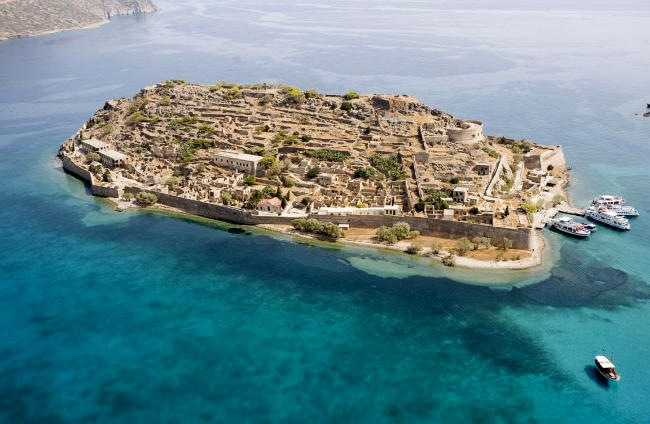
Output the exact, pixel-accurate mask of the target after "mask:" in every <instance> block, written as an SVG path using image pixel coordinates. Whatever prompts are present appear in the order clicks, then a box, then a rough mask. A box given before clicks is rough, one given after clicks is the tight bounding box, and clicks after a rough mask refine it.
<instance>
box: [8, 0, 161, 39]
mask: <svg viewBox="0 0 650 424" xmlns="http://www.w3.org/2000/svg"><path fill="white" fill-rule="evenodd" d="M154 11H156V6H154V4H153V3H152V2H151V1H150V0H36V1H35V0H0V40H6V39H9V38H18V37H28V36H34V35H40V34H48V33H53V32H59V31H66V30H71V29H80V28H91V27H95V26H99V25H102V24H105V23H107V22H108V21H109V20H110V19H111V17H113V16H117V15H133V14H141V13H150V12H154Z"/></svg>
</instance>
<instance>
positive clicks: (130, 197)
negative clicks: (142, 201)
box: [122, 192, 135, 202]
mask: <svg viewBox="0 0 650 424" xmlns="http://www.w3.org/2000/svg"><path fill="white" fill-rule="evenodd" d="M134 197H135V196H134V195H133V193H130V192H126V193H124V194H123V195H122V199H124V200H126V201H129V202H130V201H131V200H133V199H134Z"/></svg>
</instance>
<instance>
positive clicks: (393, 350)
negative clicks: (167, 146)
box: [0, 0, 650, 423]
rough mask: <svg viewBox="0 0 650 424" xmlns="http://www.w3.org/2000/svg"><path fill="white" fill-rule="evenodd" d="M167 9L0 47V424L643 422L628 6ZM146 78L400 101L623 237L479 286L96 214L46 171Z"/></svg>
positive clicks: (641, 126)
mask: <svg viewBox="0 0 650 424" xmlns="http://www.w3.org/2000/svg"><path fill="white" fill-rule="evenodd" d="M178 3H181V2H172V1H170V0H167V1H162V0H161V1H159V2H158V4H159V5H160V6H161V12H160V13H157V14H155V15H150V16H146V17H144V18H139V17H124V18H117V19H114V21H113V22H112V23H111V24H109V25H106V26H103V27H101V28H97V29H92V30H84V31H74V32H65V33H59V34H53V35H48V36H42V37H36V38H30V39H21V40H11V41H7V42H2V43H0V181H2V183H3V184H2V190H0V205H1V206H2V207H1V208H0V252H2V253H1V255H0V271H1V273H0V306H1V307H0V421H1V422H7V423H22V422H34V423H44V422H53V423H56V422H66V423H68V422H107V423H108V422H115V423H122V422H143V423H148V422H151V423H154V422H155V423H159V422H306V421H311V422H372V423H376V422H446V423H455V422H458V423H465V422H495V423H501V422H513V423H520V422H548V423H554V422H573V423H600V422H608V423H609V422H629V423H646V422H648V420H649V418H648V417H650V402H649V401H648V399H650V388H649V387H650V386H648V381H650V369H649V368H648V367H647V358H648V355H649V354H650V340H649V338H648V334H649V330H650V305H649V302H648V299H649V298H650V287H649V285H648V281H649V278H648V269H649V268H650V266H649V265H650V260H649V259H648V255H649V254H650V251H649V249H648V239H649V237H650V221H649V217H650V200H649V199H648V193H649V192H650V170H649V169H648V165H647V164H648V161H649V160H650V147H648V146H649V145H648V142H649V141H650V118H642V117H641V116H640V115H639V114H640V113H643V112H644V111H645V104H646V103H648V102H650V79H648V78H647V74H648V69H650V44H648V43H647V28H649V27H650V6H649V5H648V4H647V3H646V2H642V1H631V0H629V1H624V2H617V3H616V5H610V4H609V3H608V2H573V3H572V4H571V5H570V6H567V5H565V3H564V2H563V3H559V2H550V3H549V2H532V3H531V4H529V5H527V6H526V7H525V8H521V7H520V6H519V5H518V4H517V3H519V2H512V1H497V0H489V1H485V2H480V3H478V2H469V1H461V2H445V1H443V2H423V1H411V2H400V3H399V5H397V4H395V5H392V4H386V3H385V2H379V1H361V0H351V1H345V2H343V1H340V2H339V1H332V2H327V3H322V2H300V3H293V4H292V5H291V6H287V5H286V4H284V3H285V2H278V1H270V2H269V1H265V2H254V1H236V2H235V1H231V2H227V1H221V2H207V1H198V0H197V1H191V2H182V3H183V4H178ZM168 78H185V79H186V80H188V81H193V82H200V83H214V82H216V81H219V80H232V81H238V82H256V81H281V82H286V83H290V84H295V85H298V86H301V87H302V88H309V87H315V88H317V89H319V90H322V91H326V92H344V91H349V90H355V91H359V92H391V93H409V94H413V95H415V96H417V97H419V98H420V99H422V100H423V101H425V102H426V103H428V104H429V105H431V106H433V107H439V108H441V109H444V110H447V111H449V112H451V113H454V114H456V115H459V116H462V117H468V118H474V119H480V120H483V121H484V122H485V124H486V131H487V132H488V133H491V134H506V135H509V136H513V137H528V138H531V139H534V140H537V141H539V142H543V143H549V144H551V143H561V144H563V145H564V146H565V153H566V156H567V161H568V162H569V164H570V165H571V166H572V167H573V171H572V172H573V174H572V176H573V182H572V186H571V188H570V196H571V198H572V200H573V201H574V202H575V203H576V204H581V203H585V202H586V201H587V200H588V199H589V198H590V197H593V196H594V195H595V194H598V193H601V192H603V193H604V192H613V193H620V194H623V195H624V196H625V197H626V198H627V199H628V200H629V201H630V203H632V204H634V205H635V206H636V207H637V208H638V209H639V210H641V212H642V213H643V215H642V216H641V217H639V218H636V219H634V221H633V222H632V227H633V229H632V231H631V232H629V233H619V232H615V231H611V230H607V229H604V228H601V229H600V230H599V231H598V232H597V233H596V234H594V235H593V236H592V237H591V240H589V241H587V242H584V241H580V240H567V239H565V238H563V237H562V236H560V235H558V234H555V233H549V232H545V236H546V237H547V240H548V243H549V246H550V248H549V260H548V261H547V264H548V265H547V267H546V268H543V269H541V270H533V271H526V272H511V273H503V272H501V273H476V272H469V271H463V270H449V269H445V268H441V267H439V266H431V265H430V264H429V263H428V262H427V261H426V260H416V259H412V258H408V257H405V256H401V255H395V254H385V253H379V252H375V251H372V250H362V249H356V248H349V247H340V246H313V245H309V244H304V243H300V242H297V241H294V240H291V239H288V238H284V237H280V236H274V235H270V234H267V233H264V232H260V231H257V230H251V229H245V231H244V232H243V233H242V232H241V231H232V229H231V228H230V227H229V226H227V225H223V224H219V223H210V222H206V221H195V220H187V219H179V218H177V217H170V216H165V215H160V214H152V213H146V212H145V213H141V212H130V213H122V214H120V213H116V212H113V211H112V210H111V208H110V206H109V205H107V204H106V203H104V202H103V201H101V200H99V199H95V198H93V197H91V196H90V195H89V194H88V192H87V189H86V188H85V187H84V185H83V184H82V183H81V182H79V181H78V180H76V179H74V178H72V177H70V176H68V175H66V174H64V173H63V172H62V171H61V170H60V165H59V164H58V163H57V162H56V160H55V159H54V155H55V153H56V151H57V149H58V146H59V145H60V143H61V141H62V140H64V139H65V138H67V137H69V136H70V135H71V134H72V133H74V131H76V129H77V128H78V127H79V126H80V125H81V124H82V123H83V122H84V121H85V120H86V119H87V118H88V117H89V116H90V115H91V114H92V113H93V112H94V111H95V110H96V109H98V108H99V107H101V106H102V104H103V101H104V100H105V99H106V98H110V97H120V96H132V95H133V94H134V93H135V92H136V91H137V90H139V89H140V88H141V87H142V86H145V85H150V84H151V83H153V82H157V81H159V80H163V79H168ZM229 230H230V231H229ZM459 280H460V281H462V282H464V283H461V282H459ZM486 281H488V282H492V283H493V284H492V287H488V286H485V285H472V284H466V283H476V284H479V283H485V282H486ZM504 281H505V282H508V283H510V284H508V285H506V286H505V287H504V286H500V287H501V288H497V284H496V283H503V282H504ZM603 348H606V349H607V350H608V351H611V350H613V351H614V355H615V357H614V359H615V362H616V363H617V366H618V369H619V371H620V373H621V374H622V375H623V379H622V381H621V382H620V383H619V384H618V385H613V386H608V385H606V384H604V383H603V382H602V381H600V380H599V379H598V378H596V376H595V374H594V370H593V367H591V359H592V357H593V355H594V354H596V353H598V352H600V351H601V350H602V349H603Z"/></svg>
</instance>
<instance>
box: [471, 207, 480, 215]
mask: <svg viewBox="0 0 650 424" xmlns="http://www.w3.org/2000/svg"><path fill="white" fill-rule="evenodd" d="M478 212H479V210H478V208H477V207H476V206H472V207H471V208H469V213H470V214H472V215H478Z"/></svg>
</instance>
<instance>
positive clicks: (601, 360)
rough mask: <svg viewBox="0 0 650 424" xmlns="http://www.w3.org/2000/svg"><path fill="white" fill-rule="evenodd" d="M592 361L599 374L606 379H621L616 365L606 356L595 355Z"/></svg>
mask: <svg viewBox="0 0 650 424" xmlns="http://www.w3.org/2000/svg"><path fill="white" fill-rule="evenodd" d="M594 363H595V364H596V369H597V370H598V372H599V373H600V375H602V376H603V377H605V378H606V379H608V380H611V381H619V380H620V379H621V376H620V375H618V373H617V372H616V367H615V366H614V364H613V363H612V361H610V360H609V359H608V358H607V357H606V356H603V355H596V357H595V358H594Z"/></svg>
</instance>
